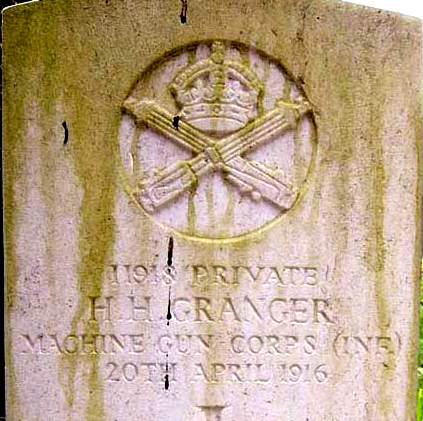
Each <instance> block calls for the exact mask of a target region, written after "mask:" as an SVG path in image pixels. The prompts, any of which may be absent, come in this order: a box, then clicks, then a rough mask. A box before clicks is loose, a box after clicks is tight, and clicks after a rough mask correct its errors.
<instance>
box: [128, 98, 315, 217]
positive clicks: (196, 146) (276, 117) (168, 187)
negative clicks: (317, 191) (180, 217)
mask: <svg viewBox="0 0 423 421" xmlns="http://www.w3.org/2000/svg"><path fill="white" fill-rule="evenodd" d="M124 109H125V111H126V112H128V113H130V114H132V115H133V116H134V117H135V120H136V123H137V124H138V125H146V126H147V127H150V128H151V129H154V130H156V131H157V132H159V133H161V134H163V135H164V136H166V137H167V138H168V139H170V140H172V141H174V142H175V143H177V144H179V145H181V146H183V147H185V148H187V149H189V150H191V151H192V152H194V153H196V154H197V155H196V156H195V157H194V158H191V159H189V160H181V161H177V162H176V163H175V164H173V165H171V166H170V167H168V168H166V169H164V170H161V171H159V172H158V173H156V174H155V175H153V176H152V177H151V178H150V179H148V180H147V181H146V182H142V183H140V190H139V191H137V192H136V193H135V194H134V196H135V197H136V199H137V200H139V201H140V203H141V204H142V205H143V207H144V208H145V209H146V210H147V211H148V212H154V211H155V210H156V209H157V208H159V207H160V206H162V205H164V204H165V203H167V202H169V201H171V200H172V199H175V198H176V197H178V196H179V195H181V194H182V193H183V192H185V191H187V190H189V189H192V188H193V187H196V186H197V184H198V179H199V177H201V176H202V175H204V174H206V173H208V172H210V171H220V172H221V173H222V175H223V176H224V178H225V179H226V180H227V181H229V182H230V183H232V184H234V185H235V186H236V187H237V188H239V189H240V191H241V193H243V194H249V195H250V196H251V198H252V199H253V200H256V201H259V200H262V199H265V200H267V201H269V202H271V203H273V204H274V205H276V206H277V207H278V208H280V209H281V210H286V209H289V208H290V207H291V206H292V205H293V203H294V201H295V199H296V196H297V192H296V190H295V189H294V187H293V186H291V185H290V184H289V183H288V182H287V181H286V180H285V179H284V178H285V177H284V176H283V174H281V172H277V171H274V170H271V169H270V168H268V167H267V166H266V165H264V164H262V163H259V162H256V161H253V160H248V159H245V158H243V157H242V154H244V153H246V152H249V151H252V150H253V149H255V148H256V147H258V146H259V145H262V144H264V143H267V142H269V141H271V140H272V139H274V138H275V137H276V136H279V135H281V134H283V133H284V132H286V131H288V130H290V129H292V128H294V127H296V125H297V124H298V122H299V121H300V119H301V118H302V117H303V116H304V115H305V114H307V113H308V112H309V111H310V106H309V104H308V103H307V102H306V101H305V100H304V99H303V98H300V99H298V100H294V101H293V102H284V101H282V100H278V101H277V102H276V107H275V108H273V109H272V110H270V111H268V112H267V113H265V114H264V115H262V116H260V117H258V118H257V119H256V120H254V121H252V122H250V123H248V124H247V125H246V126H244V127H243V128H242V129H240V130H238V131H237V132H235V133H233V134H230V135H228V136H227V137H225V138H223V139H219V140H215V139H213V138H212V137H209V136H208V135H207V134H206V133H203V132H202V131H200V130H198V129H196V128H195V127H193V126H192V125H191V124H189V123H187V122H184V121H179V124H178V128H177V129H176V128H175V127H174V125H173V115H172V114H171V113H170V112H169V111H167V110H166V109H164V108H163V107H161V106H159V105H158V104H156V103H155V102H154V101H149V100H141V101H138V100H136V99H134V98H129V99H127V100H126V101H125V103H124Z"/></svg>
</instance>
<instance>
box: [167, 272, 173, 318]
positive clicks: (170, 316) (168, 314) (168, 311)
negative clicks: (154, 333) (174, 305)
mask: <svg viewBox="0 0 423 421" xmlns="http://www.w3.org/2000/svg"><path fill="white" fill-rule="evenodd" d="M168 271H169V272H170V269H169V268H168ZM171 290H172V287H171V286H170V287H169V299H168V302H167V315H166V319H167V323H166V324H167V325H168V326H169V322H170V320H171V319H172V312H171V309H170V293H171Z"/></svg>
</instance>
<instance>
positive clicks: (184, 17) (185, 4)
mask: <svg viewBox="0 0 423 421" xmlns="http://www.w3.org/2000/svg"><path fill="white" fill-rule="evenodd" d="M181 3H182V8H181V15H180V17H181V23H187V12H188V0H181Z"/></svg>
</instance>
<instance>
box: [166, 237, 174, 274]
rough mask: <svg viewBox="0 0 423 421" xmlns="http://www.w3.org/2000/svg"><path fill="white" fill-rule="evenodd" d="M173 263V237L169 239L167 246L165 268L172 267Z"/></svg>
mask: <svg viewBox="0 0 423 421" xmlns="http://www.w3.org/2000/svg"><path fill="white" fill-rule="evenodd" d="M172 262H173V237H170V238H169V243H168V245H167V266H168V267H170V266H172Z"/></svg>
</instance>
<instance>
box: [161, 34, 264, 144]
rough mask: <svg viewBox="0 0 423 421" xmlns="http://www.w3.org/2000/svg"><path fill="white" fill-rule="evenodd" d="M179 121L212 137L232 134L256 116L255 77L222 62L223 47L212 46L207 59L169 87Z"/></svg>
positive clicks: (258, 94) (257, 93) (258, 96)
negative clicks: (178, 113) (177, 108)
mask: <svg viewBox="0 0 423 421" xmlns="http://www.w3.org/2000/svg"><path fill="white" fill-rule="evenodd" d="M169 88H170V90H171V92H172V93H173V94H174V95H175V97H176V101H177V103H178V105H179V106H180V109H181V111H180V113H181V117H182V118H183V119H184V120H186V121H188V122H190V123H191V124H192V125H193V126H195V127H197V128H199V129H201V130H203V131H204V132H208V133H212V134H214V135H216V136H220V135H225V134H228V133H231V132H234V131H236V130H238V129H240V128H241V127H243V126H245V125H246V124H247V123H248V122H249V121H250V120H252V119H254V118H255V117H256V116H257V113H258V102H259V100H260V99H261V96H262V92H263V86H262V84H261V82H260V81H259V79H258V77H257V76H256V75H255V73H254V72H253V71H252V70H251V69H249V68H248V67H246V66H245V65H244V64H242V63H241V62H238V61H233V60H227V59H226V58H225V46H224V44H223V43H222V42H214V43H213V45H212V53H211V55H210V56H209V57H208V58H207V59H205V60H201V61H199V62H197V63H195V64H193V65H189V66H188V67H185V68H184V69H182V70H181V71H180V72H178V73H177V74H176V76H175V78H174V80H173V81H172V83H171V84H170V86H169Z"/></svg>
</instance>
